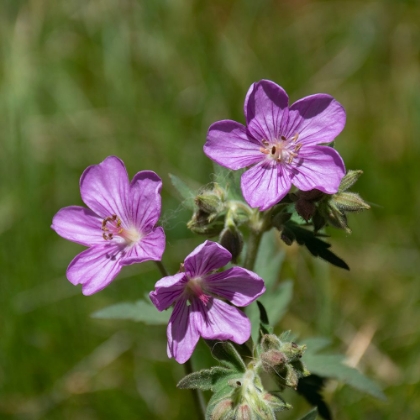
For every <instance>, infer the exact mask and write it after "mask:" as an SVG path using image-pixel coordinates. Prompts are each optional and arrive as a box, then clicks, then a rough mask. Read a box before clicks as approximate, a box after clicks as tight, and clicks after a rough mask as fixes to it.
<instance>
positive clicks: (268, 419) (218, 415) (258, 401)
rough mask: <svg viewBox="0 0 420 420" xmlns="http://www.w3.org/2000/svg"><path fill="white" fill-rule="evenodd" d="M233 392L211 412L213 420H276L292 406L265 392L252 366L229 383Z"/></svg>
mask: <svg viewBox="0 0 420 420" xmlns="http://www.w3.org/2000/svg"><path fill="white" fill-rule="evenodd" d="M229 386H230V387H232V389H233V391H232V392H231V394H230V395H229V396H228V397H225V398H223V399H221V400H219V401H218V402H217V403H216V404H215V405H214V406H213V408H212V410H211V416H210V418H211V419H212V420H257V419H259V420H275V419H276V415H275V413H276V412H278V411H283V410H288V409H290V408H291V405H290V404H287V403H285V402H284V401H283V400H282V399H281V398H280V397H278V396H277V395H275V394H272V393H269V392H267V391H265V390H264V388H263V386H262V383H261V379H260V377H259V375H258V374H257V373H256V371H255V366H254V365H252V364H251V365H250V366H248V369H247V370H246V372H245V373H244V375H243V377H242V378H241V379H234V380H230V381H229Z"/></svg>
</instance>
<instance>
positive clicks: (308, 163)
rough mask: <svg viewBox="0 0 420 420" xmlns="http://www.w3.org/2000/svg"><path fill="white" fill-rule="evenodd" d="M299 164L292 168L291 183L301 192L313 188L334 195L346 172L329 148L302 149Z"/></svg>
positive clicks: (341, 160)
mask: <svg viewBox="0 0 420 420" xmlns="http://www.w3.org/2000/svg"><path fill="white" fill-rule="evenodd" d="M299 158H300V161H299V164H298V165H297V166H294V167H293V175H292V182H293V184H294V185H295V186H296V187H297V188H299V189H300V190H302V191H309V190H312V189H314V188H316V189H318V190H320V191H322V192H324V193H326V194H335V193H336V192H337V191H338V187H339V186H340V182H341V180H342V178H343V176H344V174H345V172H346V170H345V167H344V162H343V159H342V158H341V156H340V155H339V154H338V152H337V151H336V150H334V149H333V148H332V147H329V146H311V147H302V149H300V151H299Z"/></svg>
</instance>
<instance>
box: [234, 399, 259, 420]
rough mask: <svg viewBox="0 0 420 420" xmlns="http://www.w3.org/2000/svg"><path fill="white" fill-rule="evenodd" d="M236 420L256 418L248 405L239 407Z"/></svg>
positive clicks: (252, 419)
mask: <svg viewBox="0 0 420 420" xmlns="http://www.w3.org/2000/svg"><path fill="white" fill-rule="evenodd" d="M234 418H235V419H237V420H254V419H256V417H255V416H254V413H253V412H252V410H251V407H250V406H249V405H248V404H247V403H243V404H241V405H239V406H238V408H237V409H236V412H235V417H234Z"/></svg>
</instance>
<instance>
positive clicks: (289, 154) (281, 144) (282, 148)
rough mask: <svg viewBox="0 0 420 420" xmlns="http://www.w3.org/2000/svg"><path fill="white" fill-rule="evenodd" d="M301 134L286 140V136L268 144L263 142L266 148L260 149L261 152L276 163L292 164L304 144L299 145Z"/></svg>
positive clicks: (265, 141)
mask: <svg viewBox="0 0 420 420" xmlns="http://www.w3.org/2000/svg"><path fill="white" fill-rule="evenodd" d="M298 137H299V134H297V133H296V134H295V135H294V136H293V137H290V138H289V139H286V137H285V136H281V137H280V139H279V140H275V141H272V142H268V141H267V140H263V141H262V144H263V145H264V147H260V152H261V153H264V154H265V155H267V159H271V160H274V161H276V162H279V163H280V162H283V163H288V164H290V163H292V162H293V159H294V158H295V157H296V156H297V155H298V152H299V150H300V148H301V147H302V143H297V140H298Z"/></svg>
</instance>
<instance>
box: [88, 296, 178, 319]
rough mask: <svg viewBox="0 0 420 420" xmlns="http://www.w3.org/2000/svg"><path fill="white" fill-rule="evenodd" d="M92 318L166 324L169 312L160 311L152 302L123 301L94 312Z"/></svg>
mask: <svg viewBox="0 0 420 420" xmlns="http://www.w3.org/2000/svg"><path fill="white" fill-rule="evenodd" d="M91 316H92V318H99V319H128V320H131V321H136V322H144V323H145V324H148V325H164V324H167V323H168V321H169V317H170V313H169V312H159V311H158V310H157V309H156V308H155V307H154V306H153V305H152V304H151V303H150V302H147V301H144V300H138V301H137V302H122V303H117V304H115V305H111V306H108V307H107V308H104V309H100V310H99V311H97V312H94V313H93V314H92V315H91Z"/></svg>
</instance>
